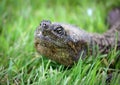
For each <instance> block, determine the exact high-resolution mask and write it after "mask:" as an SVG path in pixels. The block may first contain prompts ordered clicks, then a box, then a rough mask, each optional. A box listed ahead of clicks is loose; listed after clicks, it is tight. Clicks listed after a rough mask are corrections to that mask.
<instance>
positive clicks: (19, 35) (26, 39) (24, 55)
mask: <svg viewBox="0 0 120 85" xmlns="http://www.w3.org/2000/svg"><path fill="white" fill-rule="evenodd" d="M119 6H120V0H1V1H0V80H1V78H2V77H6V76H7V78H8V79H10V78H12V77H15V76H16V75H18V74H17V73H18V72H19V71H20V70H21V69H22V68H24V67H25V68H27V69H29V70H30V69H31V68H32V67H33V66H36V67H37V66H39V65H40V63H41V62H42V60H40V58H38V55H36V50H35V49H34V31H35V29H36V27H37V26H39V23H40V22H41V21H42V20H51V21H53V22H63V23H70V24H74V25H77V26H78V27H80V28H81V29H84V30H86V31H88V32H99V33H103V32H104V31H106V30H107V28H108V25H107V24H106V17H107V13H108V12H109V10H110V9H112V8H114V7H119ZM33 61H34V62H33ZM46 61H48V60H46ZM31 63H32V64H31ZM6 74H7V75H6ZM3 81H4V80H3ZM3 81H2V82H3Z"/></svg>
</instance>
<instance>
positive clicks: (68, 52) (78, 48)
mask: <svg viewBox="0 0 120 85" xmlns="http://www.w3.org/2000/svg"><path fill="white" fill-rule="evenodd" d="M96 46H98V47H99V49H98V51H99V52H101V53H108V52H109V50H110V49H111V48H112V47H115V46H117V48H118V49H120V22H119V21H118V22H116V23H114V25H112V26H111V29H110V30H108V31H107V32H105V33H104V34H97V33H96V34H92V33H88V32H86V31H84V30H82V29H80V28H78V27H75V26H73V25H70V24H63V23H52V22H51V21H48V20H43V21H42V22H41V23H40V26H38V27H37V29H36V31H35V48H36V50H37V51H38V52H39V53H40V54H42V55H44V56H46V57H48V58H50V59H52V60H54V61H56V62H58V63H61V64H63V65H65V66H71V65H73V64H74V62H77V61H78V60H79V58H82V59H83V58H84V57H86V56H89V55H92V54H96V53H97V51H96V48H95V47H96ZM94 50H95V51H96V52H93V51H94Z"/></svg>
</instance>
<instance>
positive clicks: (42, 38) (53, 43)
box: [35, 31, 66, 48]
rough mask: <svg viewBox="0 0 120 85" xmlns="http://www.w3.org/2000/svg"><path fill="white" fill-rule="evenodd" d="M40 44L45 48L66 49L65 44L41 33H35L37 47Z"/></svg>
mask: <svg viewBox="0 0 120 85" xmlns="http://www.w3.org/2000/svg"><path fill="white" fill-rule="evenodd" d="M38 44H39V45H41V46H43V47H59V48H65V47H66V45H65V43H64V42H60V41H58V40H57V39H55V38H53V37H51V36H49V35H43V33H42V32H41V31H40V32H39V33H35V45H38Z"/></svg>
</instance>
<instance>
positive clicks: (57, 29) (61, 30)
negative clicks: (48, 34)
mask: <svg viewBox="0 0 120 85" xmlns="http://www.w3.org/2000/svg"><path fill="white" fill-rule="evenodd" d="M54 32H56V33H57V34H60V35H62V34H64V29H63V27H56V28H55V29H54Z"/></svg>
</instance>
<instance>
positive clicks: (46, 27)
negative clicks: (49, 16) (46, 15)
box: [40, 20, 51, 29]
mask: <svg viewBox="0 0 120 85" xmlns="http://www.w3.org/2000/svg"><path fill="white" fill-rule="evenodd" d="M50 24H51V22H50V21H47V20H43V21H42V22H41V23H40V26H41V27H42V28H43V29H48V28H49V26H50Z"/></svg>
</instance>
